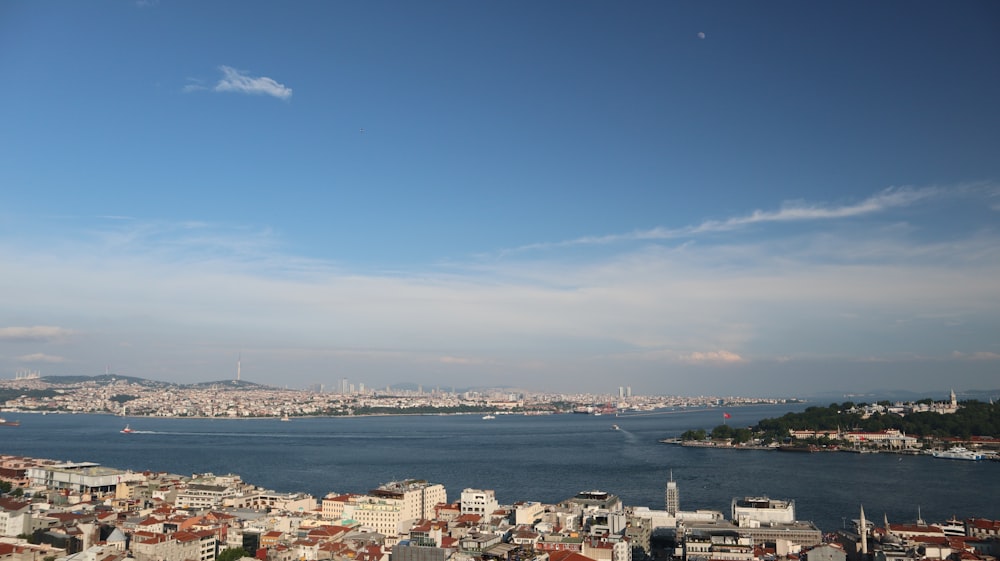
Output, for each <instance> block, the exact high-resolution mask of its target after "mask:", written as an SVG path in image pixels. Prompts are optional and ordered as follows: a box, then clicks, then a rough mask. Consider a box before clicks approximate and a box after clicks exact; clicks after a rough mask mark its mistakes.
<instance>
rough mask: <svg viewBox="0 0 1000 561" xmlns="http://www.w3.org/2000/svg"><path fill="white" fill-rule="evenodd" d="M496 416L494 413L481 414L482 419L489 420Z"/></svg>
mask: <svg viewBox="0 0 1000 561" xmlns="http://www.w3.org/2000/svg"><path fill="white" fill-rule="evenodd" d="M496 418H497V417H496V415H489V414H486V415H483V420H484V421H489V420H491V419H496Z"/></svg>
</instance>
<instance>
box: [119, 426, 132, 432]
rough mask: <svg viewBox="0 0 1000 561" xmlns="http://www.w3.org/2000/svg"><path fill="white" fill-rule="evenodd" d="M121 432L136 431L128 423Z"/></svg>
mask: <svg viewBox="0 0 1000 561" xmlns="http://www.w3.org/2000/svg"><path fill="white" fill-rule="evenodd" d="M119 432H121V433H122V434H129V433H132V432H134V431H133V430H132V429H131V427H129V426H128V425H125V428H123V429H122V430H121V431H119Z"/></svg>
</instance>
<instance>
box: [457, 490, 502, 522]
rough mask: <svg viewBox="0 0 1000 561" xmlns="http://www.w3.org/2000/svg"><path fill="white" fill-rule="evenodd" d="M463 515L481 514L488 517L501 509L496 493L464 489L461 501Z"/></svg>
mask: <svg viewBox="0 0 1000 561" xmlns="http://www.w3.org/2000/svg"><path fill="white" fill-rule="evenodd" d="M461 508H462V514H463V515H465V514H479V515H482V516H488V515H490V514H493V512H495V511H496V510H497V509H499V508H500V503H498V502H497V497H496V493H495V492H494V491H493V490H492V489H490V490H482V489H463V490H462V500H461Z"/></svg>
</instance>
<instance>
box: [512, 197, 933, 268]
mask: <svg viewBox="0 0 1000 561" xmlns="http://www.w3.org/2000/svg"><path fill="white" fill-rule="evenodd" d="M944 192H946V191H944V190H942V189H940V188H937V187H923V188H912V187H890V188H888V189H885V190H883V191H881V192H879V193H876V194H875V195H873V196H871V197H868V198H867V199H865V200H863V201H860V202H858V203H854V204H846V205H825V204H819V203H811V204H810V203H806V202H802V201H787V202H785V203H784V204H782V205H781V206H780V207H779V208H778V209H776V210H755V211H753V212H751V213H750V214H747V215H744V216H734V217H731V218H727V219H724V220H706V221H704V222H701V223H699V224H695V225H691V226H686V227H682V228H666V227H656V228H650V229H647V230H636V231H633V232H627V233H621V234H608V235H601V236H583V237H579V238H575V239H572V240H563V241H557V242H540V243H534V244H528V245H523V246H520V247H517V248H514V249H509V250H505V251H504V253H513V252H523V251H531V250H544V249H553V248H559V247H569V246H580V245H600V244H612V243H619V242H630V241H649V240H669V239H680V238H689V237H693V236H696V235H699V234H710V233H715V232H728V231H732V230H737V229H740V228H743V227H746V226H750V225H753V224H763V223H768V222H805V221H810V220H832V219H838V218H852V217H856V216H863V215H867V214H875V213H878V212H884V211H887V210H890V209H894V208H900V207H904V206H908V205H912V204H914V203H916V202H918V201H921V200H926V199H930V198H933V197H936V196H940V195H941V194H942V193H944Z"/></svg>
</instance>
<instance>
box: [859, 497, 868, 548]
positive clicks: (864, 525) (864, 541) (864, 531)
mask: <svg viewBox="0 0 1000 561" xmlns="http://www.w3.org/2000/svg"><path fill="white" fill-rule="evenodd" d="M858 525H859V526H860V527H859V528H858V533H859V534H861V555H863V556H864V557H865V559H867V558H868V521H867V520H865V506H864V505H861V521H860V523H859V524H858Z"/></svg>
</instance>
